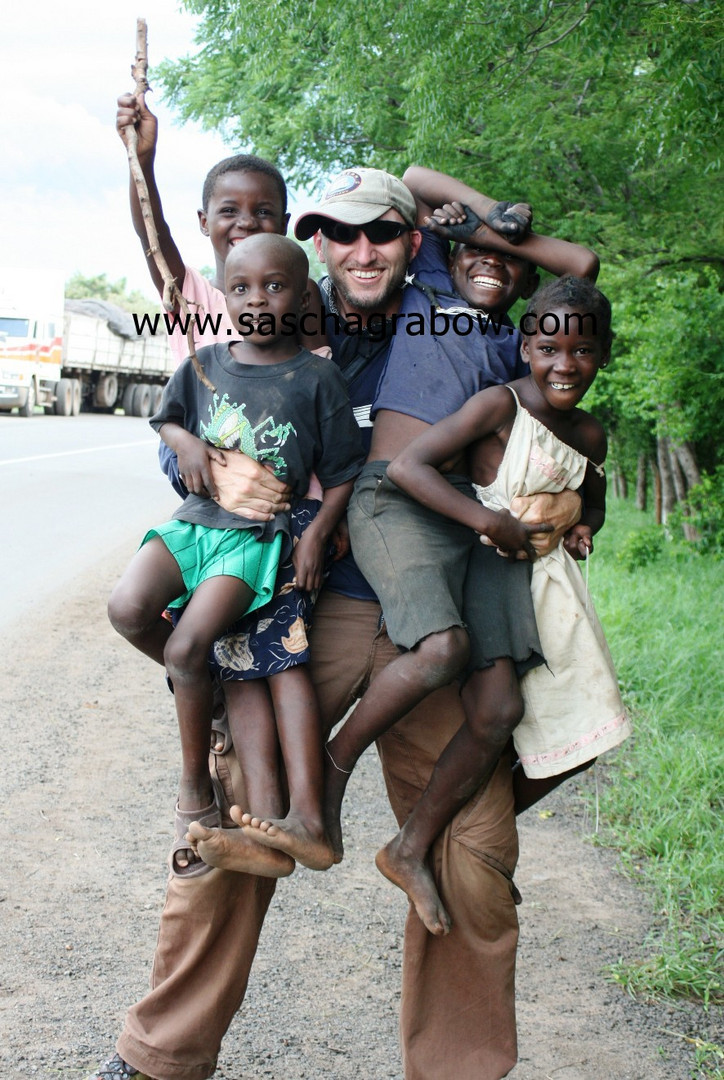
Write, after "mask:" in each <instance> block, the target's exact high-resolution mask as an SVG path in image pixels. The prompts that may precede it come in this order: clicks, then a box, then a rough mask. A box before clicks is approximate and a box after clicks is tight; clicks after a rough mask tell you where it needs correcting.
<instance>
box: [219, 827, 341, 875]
mask: <svg viewBox="0 0 724 1080" xmlns="http://www.w3.org/2000/svg"><path fill="white" fill-rule="evenodd" d="M233 816H234V821H237V820H238V819H237V817H236V816H235V815H233ZM239 824H240V825H241V827H242V829H243V830H244V834H245V835H246V836H248V837H249V840H250V841H254V842H255V843H257V844H263V845H265V846H268V847H269V848H276V850H277V851H280V852H282V851H283V852H285V853H286V854H287V855H291V857H292V858H293V859H296V860H297V862H300V863H301V864H302V866H307V867H309V869H310V870H329V868H330V866H331V865H332V863H333V862H334V852H333V851H332V845H331V844H330V843H329V841H328V840H327V837H326V836H325V835H324V833H323V832H322V830H321V829H320V830H318V831H316V830H313V829H311V828H310V827H309V824H308V823H307V822H306V821H304V819H303V818H301V817H299V816H297V815H292V814H288V815H287V816H286V817H285V818H277V819H269V820H268V821H265V820H263V819H262V818H258V817H253V816H252V814H242V815H241V820H240V821H239Z"/></svg>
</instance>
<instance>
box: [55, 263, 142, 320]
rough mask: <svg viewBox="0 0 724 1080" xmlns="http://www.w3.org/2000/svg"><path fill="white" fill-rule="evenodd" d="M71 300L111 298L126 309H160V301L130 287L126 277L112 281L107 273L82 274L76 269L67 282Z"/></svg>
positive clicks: (67, 291)
mask: <svg viewBox="0 0 724 1080" xmlns="http://www.w3.org/2000/svg"><path fill="white" fill-rule="evenodd" d="M65 295H66V297H67V298H68V299H69V300H110V301H111V303H113V304H116V305H117V306H118V307H119V308H123V310H124V311H136V312H138V313H139V314H142V313H143V312H144V311H147V312H154V311H159V310H160V309H159V304H158V301H154V300H150V299H149V298H148V297H147V296H145V295H144V294H143V293H142V292H140V291H139V290H138V289H129V288H128V285H127V283H126V279H125V278H119V279H118V281H110V280H109V278H108V275H107V274H91V275H87V274H81V273H80V271H76V273H75V274H73V275H72V276H71V277H69V278H68V280H67V281H66V283H65Z"/></svg>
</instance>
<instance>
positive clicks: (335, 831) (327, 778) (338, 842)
mask: <svg viewBox="0 0 724 1080" xmlns="http://www.w3.org/2000/svg"><path fill="white" fill-rule="evenodd" d="M325 751H326V753H325V756H324V799H323V803H322V809H323V812H324V828H325V830H326V833H327V836H328V837H329V842H330V844H331V845H332V851H333V853H334V861H335V862H336V863H340V862H342V859H343V858H344V844H343V843H342V800H343V799H344V793H345V790H346V788H347V782H348V781H349V778H350V775H351V774H350V773H349V772H348V771H347V770H346V769H341V768H340V767H339V765H338V764H337V763H336V761H335V760H334V757H333V756H332V751H331V750H330V749H329V746H325Z"/></svg>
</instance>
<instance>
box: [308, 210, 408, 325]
mask: <svg viewBox="0 0 724 1080" xmlns="http://www.w3.org/2000/svg"><path fill="white" fill-rule="evenodd" d="M375 220H377V221H397V222H400V223H402V224H404V219H403V217H402V216H401V215H400V214H399V213H398V212H397V210H391V209H390V210H387V211H385V212H384V213H382V214H380V216H379V218H376V219H375ZM314 246H315V248H316V250H317V254H318V255H319V258H320V260H321V261H322V262H323V263H326V266H327V271H328V273H329V276H330V278H331V280H332V283H333V284H334V287H335V289H336V290H337V294H338V297H339V299H340V302H341V306H342V308H343V314H347V315H350V314H353V313H357V314H360V315H368V314H370V313H371V312H373V311H374V312H381V313H385V314H392V313H394V312H395V311H396V310H397V307H398V305H399V299H400V297H399V293H400V290H401V289H402V285H403V283H404V280H405V274H406V273H407V267H408V265H409V263H410V260H411V259H412V258H413V257H414V255H415V254H416V252H417V249H418V248H419V246H420V234H419V233H418V232H416V231H414V230H413V231H412V232H404V233H403V234H402V235H401V236H399V237H397V238H396V239H395V240H390V241H388V242H387V243H378V244H373V243H372V242H371V241H370V240H369V239H368V237H367V236H366V235H365V234H364V232H362V231H361V230H360V231H359V232H358V234H357V236H356V238H355V239H354V241H353V242H352V243H351V244H340V243H337V242H336V241H334V240H329V239H328V238H327V237H326V236H323V235H322V234H321V232H317V233H315V235H314Z"/></svg>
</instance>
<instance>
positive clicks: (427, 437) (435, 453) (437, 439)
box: [387, 386, 550, 559]
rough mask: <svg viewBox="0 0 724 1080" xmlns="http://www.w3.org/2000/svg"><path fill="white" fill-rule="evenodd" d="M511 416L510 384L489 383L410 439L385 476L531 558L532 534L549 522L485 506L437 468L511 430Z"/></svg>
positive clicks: (543, 529) (504, 548)
mask: <svg viewBox="0 0 724 1080" xmlns="http://www.w3.org/2000/svg"><path fill="white" fill-rule="evenodd" d="M514 417H515V399H514V398H513V395H512V394H511V393H510V391H509V390H508V389H506V388H505V387H504V386H491V387H490V388H489V389H487V390H482V391H481V392H480V393H479V394H476V395H475V396H474V397H472V398H470V400H469V401H467V402H466V403H465V405H463V407H462V409H459V410H458V412H456V413H453V414H452V416H448V417H446V418H445V419H444V420H441V421H439V423H437V424H433V426H432V427H431V428H429V429H428V430H427V431H425V432H423V433H422V435H419V436H418V437H417V438H416V439H414V440H413V441H412V442H411V443H410V445H409V446H407V447H406V448H405V449H404V450H403V451H402V453H400V454H398V455H397V457H396V458H395V459H394V460H393V461H391V462H390V464H389V466H388V468H387V475H388V476H389V478H390V480H392V482H393V483H394V484H397V486H398V487H399V488H402V490H403V491H406V492H407V493H408V495H411V496H412V497H413V498H414V499H417V501H418V502H420V503H422V504H423V506H427V507H429V508H430V509H431V510H435V511H437V513H438V514H443V515H444V516H445V517H449V518H452V520H453V521H458V522H460V524H461V525H468V526H469V527H470V528H471V529H474V530H475V532H477V533H480V534H481V535H485V536H488V537H490V539H491V540H492V541H493V543H494V544H495V546H496V547H498V548H499V549H500V550H501V551H508V552H514V551H525V553H526V554H527V556H528V558H529V559H535V557H536V555H535V550H534V548H533V546H532V544H531V542H530V535H531V534H532V533H538V532H549V531H550V526H547V525H545V524H543V523H539V522H536V523H532V524H530V525H523V524H522V523H521V522H520V521H518V520H517V518H514V517H513V515H512V514H510V513H508V511H507V510H501V511H494V510H488V509H487V508H486V507H484V506H483V505H482V504H481V503H479V502H478V501H477V500H476V499H471V498H469V497H468V496H467V495H464V494H463V493H462V492H461V491H459V490H458V489H457V488H455V487H453V486H452V484H449V483H448V482H447V480H446V479H445V477H444V476H443V475H442V474H441V473H440V472H439V469H440V468H442V466H443V465H445V464H446V463H448V462H455V461H457V460H458V459H459V458H460V455H461V454H462V453H463V452H464V451H465V449H466V448H467V447H468V446H470V445H471V443H474V442H477V441H478V440H479V439H481V438H484V437H485V436H486V435H493V434H495V433H502V432H503V431H504V430H506V429H509V427H510V425H511V424H512V422H513V419H514ZM506 437H507V432H506Z"/></svg>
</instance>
